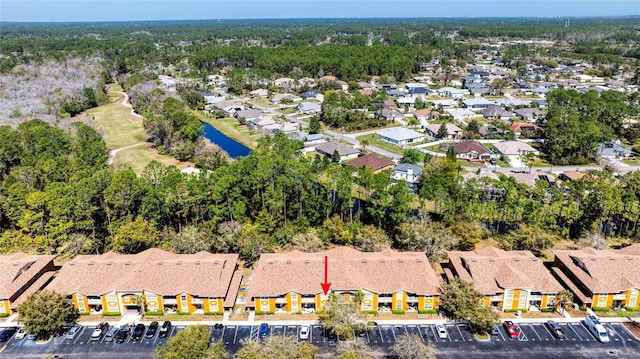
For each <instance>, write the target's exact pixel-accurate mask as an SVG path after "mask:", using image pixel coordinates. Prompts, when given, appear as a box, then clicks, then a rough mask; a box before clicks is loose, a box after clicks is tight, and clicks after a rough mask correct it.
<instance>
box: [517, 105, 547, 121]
mask: <svg viewBox="0 0 640 359" xmlns="http://www.w3.org/2000/svg"><path fill="white" fill-rule="evenodd" d="M513 112H515V114H516V116H518V117H520V118H521V119H523V120H525V121H527V122H537V121H538V120H539V119H541V118H543V117H544V116H545V112H544V111H542V110H540V109H537V108H535V107H527V108H519V109H516V110H514V111H513Z"/></svg>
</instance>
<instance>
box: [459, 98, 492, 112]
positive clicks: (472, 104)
mask: <svg viewBox="0 0 640 359" xmlns="http://www.w3.org/2000/svg"><path fill="white" fill-rule="evenodd" d="M462 105H463V106H464V107H465V108H468V109H471V110H479V109H482V108H488V107H491V106H495V103H494V102H493V101H489V100H487V99H486V98H484V97H474V98H470V99H466V100H463V101H462Z"/></svg>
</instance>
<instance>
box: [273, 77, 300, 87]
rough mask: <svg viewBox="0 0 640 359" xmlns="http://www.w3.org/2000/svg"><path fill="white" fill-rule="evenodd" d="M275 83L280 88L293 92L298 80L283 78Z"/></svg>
mask: <svg viewBox="0 0 640 359" xmlns="http://www.w3.org/2000/svg"><path fill="white" fill-rule="evenodd" d="M273 83H274V84H275V85H276V86H277V87H280V88H284V89H287V90H293V89H294V88H296V80H294V79H292V78H289V77H281V78H279V79H276V80H275V81H273Z"/></svg>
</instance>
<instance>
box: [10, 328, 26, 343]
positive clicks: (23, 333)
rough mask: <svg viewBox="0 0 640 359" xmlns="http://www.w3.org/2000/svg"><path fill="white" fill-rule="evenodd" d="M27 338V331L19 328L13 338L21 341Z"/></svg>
mask: <svg viewBox="0 0 640 359" xmlns="http://www.w3.org/2000/svg"><path fill="white" fill-rule="evenodd" d="M26 336H27V331H26V330H25V329H24V328H18V331H17V332H16V334H15V335H14V336H13V337H14V338H16V339H18V340H20V339H24V337H26Z"/></svg>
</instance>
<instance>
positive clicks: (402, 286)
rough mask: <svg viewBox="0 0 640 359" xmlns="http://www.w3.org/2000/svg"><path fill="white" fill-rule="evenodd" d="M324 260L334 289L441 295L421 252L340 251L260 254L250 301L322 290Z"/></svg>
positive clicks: (345, 249)
mask: <svg viewBox="0 0 640 359" xmlns="http://www.w3.org/2000/svg"><path fill="white" fill-rule="evenodd" d="M324 256H327V257H328V259H329V271H328V281H329V282H330V283H331V289H332V290H337V291H341V290H358V289H364V290H368V291H371V292H374V293H394V292H397V291H400V290H403V291H406V292H409V293H415V294H418V295H425V294H435V295H438V294H440V284H439V282H438V278H437V276H436V274H435V272H434V270H433V268H431V265H430V264H429V262H428V261H427V257H426V256H425V254H424V253H418V252H396V251H394V250H391V249H387V250H384V251H382V252H376V253H363V252H360V251H357V250H355V249H353V248H349V247H338V248H334V249H330V250H328V251H324V252H318V253H303V252H299V251H293V252H288V253H275V254H263V255H262V256H260V260H259V261H258V262H257V263H256V265H255V270H254V271H253V276H252V279H251V288H250V289H249V298H255V297H260V296H270V297H271V296H277V295H282V294H284V293H288V292H296V293H300V294H303V295H305V294H306V295H312V294H317V293H320V292H322V287H321V286H320V283H321V282H322V281H323V280H324V277H323V276H324Z"/></svg>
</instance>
